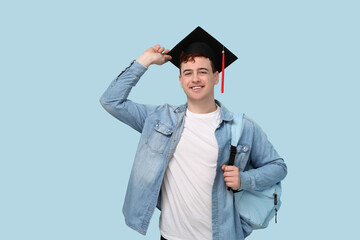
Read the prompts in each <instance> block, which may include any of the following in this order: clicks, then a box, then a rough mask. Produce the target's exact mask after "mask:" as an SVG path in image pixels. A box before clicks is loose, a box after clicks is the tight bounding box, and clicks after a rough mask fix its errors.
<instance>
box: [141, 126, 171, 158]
mask: <svg viewBox="0 0 360 240" xmlns="http://www.w3.org/2000/svg"><path fill="white" fill-rule="evenodd" d="M172 133H173V128H172V127H170V126H169V125H167V124H164V123H162V122H160V120H156V121H155V122H154V125H153V128H152V129H151V131H150V133H149V137H148V138H147V140H146V145H148V146H149V148H150V150H151V151H152V152H155V153H161V154H162V153H164V150H165V147H166V146H167V145H168V143H169V141H170V137H171V135H172Z"/></svg>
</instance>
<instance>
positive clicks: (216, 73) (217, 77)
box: [214, 71, 219, 85]
mask: <svg viewBox="0 0 360 240" xmlns="http://www.w3.org/2000/svg"><path fill="white" fill-rule="evenodd" d="M214 75H215V85H217V84H218V83H219V72H218V71H216V72H215V73H214Z"/></svg>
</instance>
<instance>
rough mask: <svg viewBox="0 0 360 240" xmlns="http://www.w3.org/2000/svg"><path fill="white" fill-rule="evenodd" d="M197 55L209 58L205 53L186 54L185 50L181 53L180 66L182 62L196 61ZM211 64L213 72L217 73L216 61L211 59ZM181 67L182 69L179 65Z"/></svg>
mask: <svg viewBox="0 0 360 240" xmlns="http://www.w3.org/2000/svg"><path fill="white" fill-rule="evenodd" d="M196 57H204V58H208V57H207V56H206V55H205V54H202V53H189V54H185V53H184V51H182V52H181V54H180V64H179V66H181V63H187V62H188V61H191V62H195V58H196ZM208 59H209V60H210V58H208ZM210 64H211V68H212V72H213V73H215V72H216V68H215V65H214V63H213V62H212V61H211V60H210ZM179 69H180V67H179ZM180 74H181V70H180Z"/></svg>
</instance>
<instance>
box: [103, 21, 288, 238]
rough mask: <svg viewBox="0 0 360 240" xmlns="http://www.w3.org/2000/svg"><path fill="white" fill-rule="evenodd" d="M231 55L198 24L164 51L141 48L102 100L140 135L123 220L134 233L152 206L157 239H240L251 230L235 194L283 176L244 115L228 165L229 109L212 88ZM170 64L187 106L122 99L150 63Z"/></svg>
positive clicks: (148, 216)
mask: <svg viewBox="0 0 360 240" xmlns="http://www.w3.org/2000/svg"><path fill="white" fill-rule="evenodd" d="M223 54H225V56H224V58H223ZM221 59H223V60H221ZM224 59H225V63H226V64H223V63H224ZM235 60H236V57H235V56H234V55H233V54H232V53H231V52H230V51H229V50H227V49H226V48H223V46H222V45H221V44H220V43H219V42H217V40H215V39H214V38H212V37H211V36H210V35H209V34H208V33H206V32H205V31H204V30H203V29H201V28H200V27H198V28H196V29H195V30H194V31H193V32H192V33H190V34H189V35H188V36H187V37H186V38H185V39H183V40H182V41H181V42H180V43H179V44H178V45H177V46H175V47H174V48H173V49H172V50H171V51H170V52H169V50H167V49H165V48H164V47H160V46H159V45H156V46H154V47H151V48H149V49H147V50H146V51H145V52H144V53H143V54H142V55H141V56H140V57H139V58H138V59H137V60H136V61H134V62H133V63H131V65H130V66H129V67H128V68H126V69H125V70H124V71H123V72H122V73H121V74H120V75H119V76H118V77H117V78H116V79H115V80H114V81H113V82H112V83H111V85H110V86H109V88H108V89H107V90H106V91H105V93H104V94H103V96H102V97H101V100H100V101H101V104H102V105H103V107H104V108H105V109H106V110H107V111H108V112H109V113H110V114H112V115H113V116H114V117H116V118H118V119H119V120H120V121H122V122H124V123H125V124H127V125H129V126H130V127H132V128H134V129H135V130H137V131H138V132H140V133H141V138H140V142H139V146H138V150H137V152H136V156H135V160H134V164H133V168H132V172H131V176H130V180H129V183H128V188H127V192H126V197H125V202H124V207H123V213H124V216H125V221H126V223H127V225H128V226H130V227H131V228H133V229H135V230H136V231H138V232H140V233H142V234H146V231H147V228H148V225H149V221H150V219H151V216H152V215H153V212H154V209H155V207H157V208H159V209H160V210H161V217H160V232H161V235H162V239H169V240H172V239H244V238H245V237H246V236H248V235H249V234H250V233H251V228H250V227H249V226H248V225H247V223H246V222H244V221H243V220H242V219H240V216H239V214H238V212H237V210H236V208H235V206H234V196H233V194H234V192H236V191H238V190H263V189H266V188H269V187H270V186H272V185H274V184H276V183H277V182H280V181H281V180H282V179H283V178H284V177H285V176H286V173H287V168H286V165H285V163H284V161H283V159H282V158H280V156H279V155H278V154H277V152H276V151H275V150H274V148H273V147H272V145H271V143H270V142H269V141H268V140H267V137H266V135H265V134H264V132H263V131H262V130H261V128H260V127H259V126H258V125H257V124H256V123H254V122H253V121H252V120H250V119H249V118H247V117H244V120H243V122H244V124H243V131H242V135H241V138H240V141H239V144H238V146H237V157H236V159H235V165H234V166H230V165H227V162H228V159H229V154H230V138H231V136H230V131H231V122H232V120H233V114H232V113H231V112H230V111H228V110H227V109H226V108H225V106H224V105H223V104H221V103H220V102H219V101H217V100H215V98H214V87H215V85H217V84H218V82H219V72H221V71H224V68H225V67H227V66H228V65H229V64H231V62H233V61H235ZM168 61H172V62H173V63H174V65H175V66H177V67H179V69H180V76H179V80H180V84H181V87H182V89H183V91H184V92H185V94H186V97H187V102H186V104H184V105H182V106H172V105H168V104H165V105H161V106H151V105H142V104H138V103H134V102H132V101H130V100H128V99H127V97H128V95H129V93H130V90H131V89H132V87H134V86H135V85H136V83H137V82H138V81H139V79H140V77H141V76H142V75H143V74H144V73H145V71H146V70H147V68H148V67H149V66H150V65H152V64H157V65H162V64H164V63H166V62H168ZM250 165H251V166H252V168H253V169H251V170H249V166H250ZM227 187H230V188H231V189H232V190H233V191H228V190H227Z"/></svg>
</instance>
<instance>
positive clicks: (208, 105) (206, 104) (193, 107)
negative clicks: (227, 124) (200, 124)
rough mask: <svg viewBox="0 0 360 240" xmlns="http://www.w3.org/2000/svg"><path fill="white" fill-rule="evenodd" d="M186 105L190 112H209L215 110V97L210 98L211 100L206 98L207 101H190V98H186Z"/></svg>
mask: <svg viewBox="0 0 360 240" xmlns="http://www.w3.org/2000/svg"><path fill="white" fill-rule="evenodd" d="M187 107H188V109H189V110H190V112H193V113H200V114H203V113H211V112H214V111H216V108H217V106H216V103H215V99H212V101H210V100H207V101H201V102H200V101H196V102H194V101H191V100H190V99H188V102H187Z"/></svg>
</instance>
